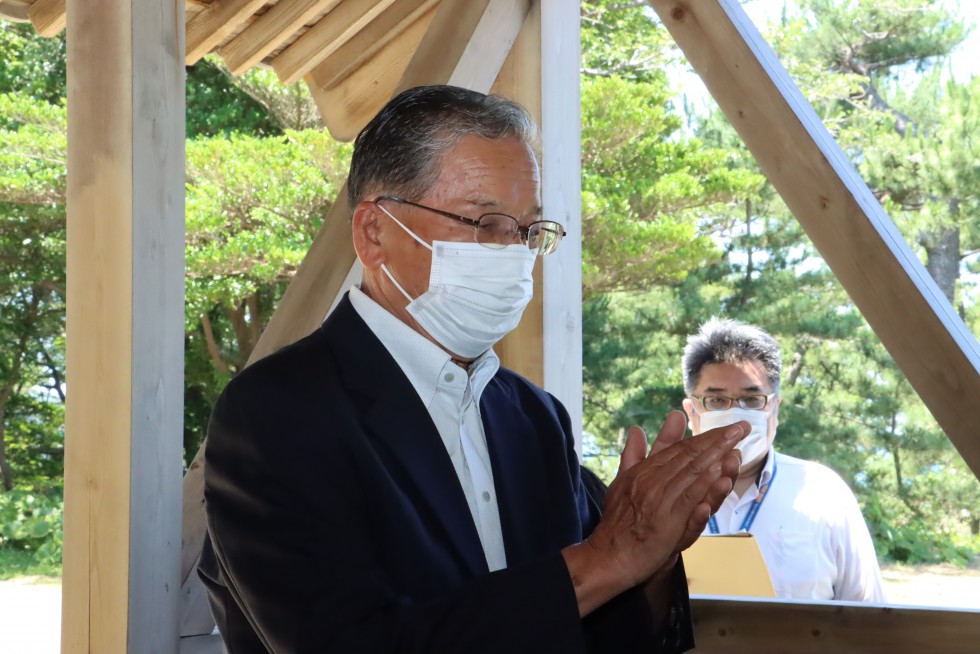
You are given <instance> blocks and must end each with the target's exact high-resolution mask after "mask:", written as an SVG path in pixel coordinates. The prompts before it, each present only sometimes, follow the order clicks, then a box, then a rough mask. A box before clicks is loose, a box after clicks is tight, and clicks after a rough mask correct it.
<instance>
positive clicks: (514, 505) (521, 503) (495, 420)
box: [480, 379, 551, 565]
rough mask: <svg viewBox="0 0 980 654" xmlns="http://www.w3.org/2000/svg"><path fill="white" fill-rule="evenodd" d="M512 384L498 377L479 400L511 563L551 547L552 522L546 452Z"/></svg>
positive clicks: (508, 560)
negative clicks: (515, 398)
mask: <svg viewBox="0 0 980 654" xmlns="http://www.w3.org/2000/svg"><path fill="white" fill-rule="evenodd" d="M510 392H511V391H510V389H509V388H507V387H505V386H504V385H503V384H502V383H501V382H500V381H499V380H498V379H493V380H492V381H491V382H490V384H488V385H487V388H486V390H485V391H484V393H483V397H482V398H481V401H480V414H481V416H482V418H483V426H484V429H485V430H486V434H487V447H488V449H489V452H490V462H491V466H492V468H493V481H494V486H495V487H496V490H497V498H498V502H497V504H498V507H499V509H500V526H501V529H502V530H503V535H504V548H505V551H506V553H507V564H508V565H514V564H516V563H520V562H522V561H527V560H529V559H532V558H535V557H538V556H542V555H543V554H545V553H547V552H548V551H550V550H549V547H550V543H551V538H550V535H551V523H550V521H549V519H548V511H547V507H546V506H544V504H545V503H546V500H545V498H547V497H548V495H547V488H546V480H545V479H544V477H543V470H544V468H543V467H542V465H541V452H540V450H539V447H538V440H537V438H536V437H535V430H534V426H533V425H532V424H531V423H530V420H529V419H528V417H527V415H526V414H524V413H523V412H522V411H519V410H517V406H518V403H517V402H516V401H513V400H512V399H509V398H508V396H509V394H510Z"/></svg>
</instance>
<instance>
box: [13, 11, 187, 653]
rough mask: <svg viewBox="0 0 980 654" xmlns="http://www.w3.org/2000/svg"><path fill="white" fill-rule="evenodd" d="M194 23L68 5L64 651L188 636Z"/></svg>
mask: <svg viewBox="0 0 980 654" xmlns="http://www.w3.org/2000/svg"><path fill="white" fill-rule="evenodd" d="M183 26H184V11H183V4H182V3H170V4H168V5H167V6H166V7H165V8H164V7H163V6H162V5H160V6H152V3H147V2H142V3H133V2H131V0H104V1H100V2H98V3H94V2H77V3H74V4H73V5H72V11H71V12H69V14H68V116H69V118H68V170H69V173H68V219H67V220H68V223H67V230H68V231H67V243H68V246H67V276H68V289H67V336H66V368H67V379H68V383H69V385H70V391H69V393H68V398H67V403H66V409H65V433H66V438H65V514H64V555H63V586H62V607H63V608H62V632H61V639H62V650H61V651H62V652H65V653H82V652H85V653H88V652H127V651H130V652H132V651H143V650H144V649H146V647H145V645H146V643H152V644H153V647H155V648H157V650H158V651H169V652H173V651H176V649H177V647H178V640H177V591H178V589H179V584H180V577H179V571H180V568H179V557H180V547H179V544H178V541H177V538H176V535H177V533H178V530H179V529H180V469H181V455H182V433H183V430H182V429H181V424H182V419H183V358H184V353H183V342H184V321H183V305H184V303H183V285H184V277H183V270H184V265H183V263H184V261H183V255H184V232H183V225H184V220H183V216H184V122H183V120H184V110H183V107H184V95H183V92H184V91H183V89H184V84H183V80H184V77H183V61H182V60H183ZM0 641H2V636H0ZM0 647H2V646H0Z"/></svg>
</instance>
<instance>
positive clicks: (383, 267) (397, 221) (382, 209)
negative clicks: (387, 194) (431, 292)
mask: <svg viewBox="0 0 980 654" xmlns="http://www.w3.org/2000/svg"><path fill="white" fill-rule="evenodd" d="M374 206H376V207H377V208H378V209H381V211H382V212H384V214H385V215H386V216H388V217H389V218H391V219H392V220H394V221H395V224H396V225H398V226H399V227H401V228H402V229H403V230H405V232H407V233H408V235H409V236H411V237H412V238H414V239H415V240H416V241H418V242H419V243H421V244H422V245H424V246H425V247H427V248H429V250H432V246H431V245H429V244H428V243H426V242H425V241H423V240H422V239H420V238H419V237H418V236H417V235H416V234H415V232H413V231H412V230H410V229H409V228H408V227H405V225H403V224H402V222H401V221H400V220H398V219H397V218H395V217H394V216H392V215H391V213H390V212H389V211H388V210H387V209H385V208H384V207H382V206H381V205H380V204H378V203H377V202H375V203H374ZM381 271H382V272H383V273H384V274H385V275H387V276H388V279H390V280H391V283H392V284H394V285H395V288H397V289H398V290H399V291H400V292H401V294H402V295H404V296H405V299H406V300H408V301H409V302H414V301H415V298H413V297H412V296H411V295H409V294H408V293H407V292H406V291H405V289H404V288H402V285H401V284H399V283H398V280H397V279H395V276H394V275H392V274H391V271H390V270H388V266H386V265H385V264H381Z"/></svg>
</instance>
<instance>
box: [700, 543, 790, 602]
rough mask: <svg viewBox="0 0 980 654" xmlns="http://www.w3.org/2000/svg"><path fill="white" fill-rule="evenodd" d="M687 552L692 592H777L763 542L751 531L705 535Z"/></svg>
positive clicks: (761, 594)
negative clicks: (757, 539) (761, 547)
mask: <svg viewBox="0 0 980 654" xmlns="http://www.w3.org/2000/svg"><path fill="white" fill-rule="evenodd" d="M683 556H684V569H685V571H686V572H687V589H688V592H689V593H691V594H692V595H695V594H696V595H734V596H737V597H775V596H776V591H775V589H774V588H773V586H772V579H771V578H770V576H769V568H767V567H766V561H765V559H763V558H762V552H761V551H759V544H758V543H757V542H756V540H755V537H754V536H752V534H750V533H748V532H742V533H738V534H719V535H715V534H706V535H703V536H701V537H700V538H698V539H697V540H696V541H694V544H693V545H691V547H689V548H688V549H687V550H685V551H684V553H683Z"/></svg>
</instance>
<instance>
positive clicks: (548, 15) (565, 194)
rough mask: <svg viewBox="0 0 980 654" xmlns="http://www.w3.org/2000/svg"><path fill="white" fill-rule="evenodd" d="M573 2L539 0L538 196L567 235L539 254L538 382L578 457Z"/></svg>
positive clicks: (578, 184) (578, 215)
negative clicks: (563, 412)
mask: <svg viewBox="0 0 980 654" xmlns="http://www.w3.org/2000/svg"><path fill="white" fill-rule="evenodd" d="M579 18H580V17H579V7H578V4H577V3H574V2H567V1H566V0H541V25H542V32H541V71H542V74H541V131H542V138H541V141H542V153H541V175H542V179H541V195H542V206H543V207H544V210H545V213H546V214H547V216H548V218H549V220H555V221H557V222H560V223H561V224H563V225H564V226H565V231H566V232H567V233H568V235H567V236H565V238H564V240H562V242H561V245H560V246H559V247H558V250H557V251H556V252H555V253H554V254H551V255H549V256H547V257H545V258H544V260H543V263H544V288H543V292H542V296H543V297H544V336H545V338H544V342H543V344H542V347H543V351H544V387H545V389H547V390H548V391H549V392H551V393H552V394H554V395H555V397H557V398H558V399H559V400H561V401H562V403H563V404H564V405H565V408H566V409H567V410H568V414H569V415H570V416H571V418H572V427H573V428H574V429H576V430H577V433H576V439H575V442H576V448H577V450H578V453H579V456H580V457H581V455H582V434H581V430H582V157H581V143H580V142H581V138H582V129H581V113H582V112H581V111H580V109H579V106H580V104H581V100H580V93H579V61H580V56H579V52H580V48H581V46H580V39H579Z"/></svg>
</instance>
